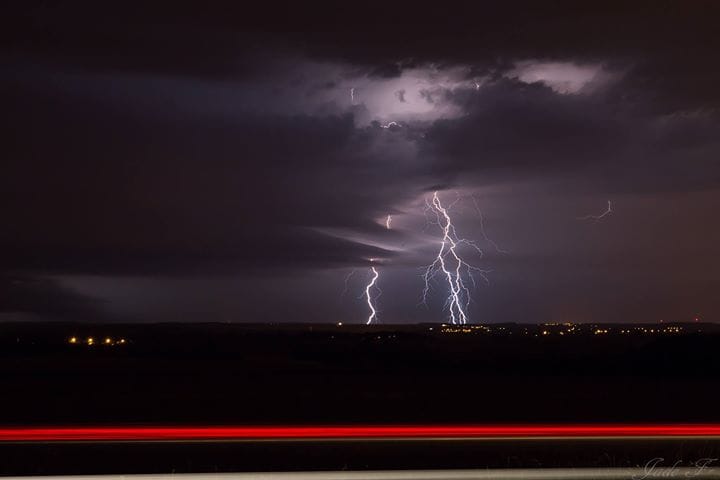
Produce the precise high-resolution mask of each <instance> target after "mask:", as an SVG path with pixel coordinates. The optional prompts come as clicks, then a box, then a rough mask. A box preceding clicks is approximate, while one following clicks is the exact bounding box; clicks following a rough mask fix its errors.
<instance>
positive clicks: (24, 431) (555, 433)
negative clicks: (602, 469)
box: [0, 424, 720, 442]
mask: <svg viewBox="0 0 720 480" xmlns="http://www.w3.org/2000/svg"><path fill="white" fill-rule="evenodd" d="M548 437H557V438H578V437H588V438H623V437H720V424H529V425H528V424H526V425H518V424H511V425H353V426H344V425H312V426H298V425H293V426H282V425H272V426H266V425H259V426H248V425H244V426H172V427H170V426H64V427H0V442H26V441H30V442H32V441H37V442H49V441H152V440H156V441H159V440H166V441H173V440H231V439H276V440H280V439H332V438H340V439H343V438H356V439H363V438H366V439H374V438H428V439H433V438H548Z"/></svg>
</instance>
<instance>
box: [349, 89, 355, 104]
mask: <svg viewBox="0 0 720 480" xmlns="http://www.w3.org/2000/svg"><path fill="white" fill-rule="evenodd" d="M350 105H355V87H352V88H351V89H350Z"/></svg>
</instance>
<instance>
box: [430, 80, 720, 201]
mask: <svg viewBox="0 0 720 480" xmlns="http://www.w3.org/2000/svg"><path fill="white" fill-rule="evenodd" d="M624 86H625V83H624V82H622V81H621V82H619V83H618V84H616V85H613V86H611V87H609V88H608V90H609V91H604V92H600V93H587V94H583V93H579V94H558V93H557V92H555V91H553V90H552V89H551V88H550V87H548V86H545V85H542V84H540V83H533V84H529V85H528V84H525V83H522V82H520V81H516V80H506V79H503V80H499V81H497V82H493V83H492V84H490V85H486V86H484V87H483V88H482V89H481V90H480V91H474V90H460V91H455V92H452V93H449V94H448V93H446V94H445V95H446V98H444V101H451V102H457V103H458V104H459V105H461V106H462V107H463V109H464V111H465V112H466V115H464V116H462V117H460V118H456V119H442V120H438V121H436V122H435V123H434V124H433V125H432V126H431V127H430V128H429V129H428V131H427V134H426V137H425V141H424V142H423V145H424V149H425V154H426V155H429V156H432V157H434V158H442V159H443V162H442V163H438V165H437V166H438V173H439V172H440V171H442V170H441V169H446V171H447V172H455V174H456V175H457V176H458V177H461V176H463V175H473V176H483V177H484V178H485V181H488V180H489V179H495V180H507V179H509V178H515V179H518V178H522V177H525V178H534V177H535V178H537V177H538V176H540V177H548V176H553V175H569V178H572V179H573V180H574V181H577V182H579V183H580V184H581V185H582V188H584V189H588V188H590V189H596V190H598V189H599V190H601V191H608V192H617V191H623V192H628V191H635V192H653V191H667V190H675V191H693V190H698V189H706V188H717V187H718V186H720V164H719V163H718V162H716V161H715V160H714V158H716V157H717V155H718V154H720V140H718V139H719V138H720V136H719V135H720V118H718V117H717V115H716V114H715V112H707V113H706V112H702V111H692V110H691V111H688V112H686V113H685V112H679V113H674V114H669V115H657V114H650V113H649V112H648V111H646V110H645V109H642V108H637V106H636V105H633V104H628V103H626V102H624V101H621V100H618V99H617V98H616V97H615V95H614V94H615V91H616V90H617V89H622V88H624Z"/></svg>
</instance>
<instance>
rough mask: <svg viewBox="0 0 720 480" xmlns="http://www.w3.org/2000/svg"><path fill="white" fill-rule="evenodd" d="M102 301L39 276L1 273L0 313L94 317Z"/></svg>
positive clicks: (45, 316) (51, 316) (74, 317)
mask: <svg viewBox="0 0 720 480" xmlns="http://www.w3.org/2000/svg"><path fill="white" fill-rule="evenodd" d="M101 306H102V302H100V301H98V300H97V299H94V298H91V297H88V296H85V295H82V294H80V293H77V292H74V291H72V290H70V289H68V288H66V287H63V286H62V285H60V284H59V283H58V282H56V281H54V280H52V279H48V278H40V277H32V276H27V275H17V274H9V273H0V314H3V313H32V314H37V315H40V316H42V317H43V318H68V317H70V318H73V319H76V320H77V319H83V318H84V319H90V318H97V315H98V313H99V307H101Z"/></svg>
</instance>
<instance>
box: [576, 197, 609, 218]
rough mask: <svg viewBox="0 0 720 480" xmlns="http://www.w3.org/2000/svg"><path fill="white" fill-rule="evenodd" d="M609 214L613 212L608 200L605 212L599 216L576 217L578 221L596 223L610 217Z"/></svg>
mask: <svg viewBox="0 0 720 480" xmlns="http://www.w3.org/2000/svg"><path fill="white" fill-rule="evenodd" d="M611 213H613V210H612V202H610V200H608V202H607V208H606V209H605V211H604V212H602V213H601V214H600V215H585V216H584V217H578V220H595V221H598V220H602V219H603V218H605V217H607V216H608V215H610V214H611Z"/></svg>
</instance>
